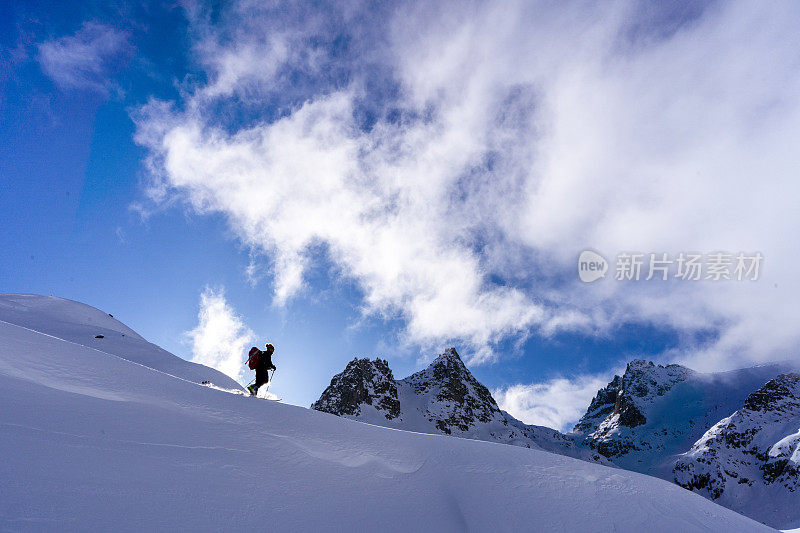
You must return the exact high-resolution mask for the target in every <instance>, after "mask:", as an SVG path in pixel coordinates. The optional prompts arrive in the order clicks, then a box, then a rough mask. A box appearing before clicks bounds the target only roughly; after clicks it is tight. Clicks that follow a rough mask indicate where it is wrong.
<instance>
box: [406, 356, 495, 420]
mask: <svg viewBox="0 0 800 533" xmlns="http://www.w3.org/2000/svg"><path fill="white" fill-rule="evenodd" d="M402 383H404V384H406V385H408V386H409V387H411V389H412V390H413V391H414V393H415V394H417V395H420V396H422V397H423V399H424V403H425V404H426V405H425V407H424V410H425V414H426V416H428V417H429V420H431V421H432V422H435V423H436V427H437V428H438V429H439V430H440V431H443V432H444V433H447V434H450V433H452V432H453V431H454V430H456V429H457V430H459V431H462V432H465V431H468V430H469V429H470V428H471V427H474V426H475V424H476V423H477V422H481V423H488V422H490V421H492V420H497V421H504V420H505V418H504V417H503V415H502V413H501V412H500V408H499V407H498V406H497V402H495V400H494V398H493V397H492V394H491V393H490V392H489V389H487V388H486V387H485V386H483V384H482V383H480V382H479V381H478V380H477V379H475V377H474V376H473V375H472V373H471V372H470V371H469V370H468V369H467V367H466V366H465V365H464V362H463V361H462V360H461V357H460V356H459V355H458V352H456V349H455V348H450V349H449V350H446V351H445V352H444V353H443V354H441V355H440V356H439V357H437V358H436V359H434V361H433V362H432V363H431V364H430V366H428V368H426V369H425V370H422V371H420V372H417V373H416V374H412V375H411V376H409V377H407V378H406V379H404V380H402Z"/></svg>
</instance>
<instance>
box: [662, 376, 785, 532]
mask: <svg viewBox="0 0 800 533" xmlns="http://www.w3.org/2000/svg"><path fill="white" fill-rule="evenodd" d="M674 475H675V481H676V483H678V484H680V485H681V486H683V487H686V488H688V489H690V490H694V491H696V492H698V493H700V494H703V495H704V496H706V497H709V498H712V499H714V500H715V501H718V502H719V503H721V504H722V505H725V506H726V507H729V508H731V509H735V510H737V511H740V512H744V513H746V514H747V515H748V516H751V517H753V518H756V519H758V520H760V521H762V522H765V523H767V524H771V525H773V526H775V527H782V528H789V527H795V528H796V527H800V374H783V375H780V376H779V377H777V378H775V379H773V380H770V381H769V382H768V383H766V384H765V385H764V386H763V387H761V388H760V389H759V390H757V391H756V392H754V393H752V394H751V395H750V396H748V397H747V400H745V402H744V406H743V407H742V408H741V409H739V410H738V411H736V412H735V413H733V414H732V415H731V416H729V417H727V418H724V419H723V420H721V421H720V422H718V423H717V424H715V425H714V426H713V427H712V428H711V429H709V430H708V431H707V432H706V433H705V434H704V435H703V437H702V438H701V439H700V440H698V441H697V442H696V443H695V444H694V445H693V446H692V449H691V450H689V451H688V452H687V453H685V454H684V455H682V456H681V458H680V459H679V460H678V461H677V463H676V465H675V468H674Z"/></svg>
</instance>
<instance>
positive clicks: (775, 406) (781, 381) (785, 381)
mask: <svg viewBox="0 0 800 533" xmlns="http://www.w3.org/2000/svg"><path fill="white" fill-rule="evenodd" d="M798 392H800V374H781V375H779V376H778V377H777V378H775V379H771V380H769V381H768V382H767V383H766V384H765V385H764V386H763V387H761V388H760V389H758V390H757V391H755V392H753V393H752V394H750V396H748V397H747V399H746V400H745V402H744V408H745V409H749V410H751V411H761V412H766V411H775V412H785V411H788V410H793V409H797V408H798V407H800V394H798Z"/></svg>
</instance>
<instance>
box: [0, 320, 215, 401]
mask: <svg viewBox="0 0 800 533" xmlns="http://www.w3.org/2000/svg"><path fill="white" fill-rule="evenodd" d="M0 322H2V323H3V324H8V325H9V326H14V327H15V328H20V329H24V330H27V331H30V332H31V333H37V334H39V335H43V336H45V337H50V338H51V339H55V340H57V341H61V342H66V343H67V344H73V345H75V346H80V347H82V348H86V349H88V350H94V351H95V352H99V353H102V354H105V355H110V356H111V357H116V358H117V359H120V360H122V361H125V362H127V363H130V364H132V365H137V366H140V367H142V368H146V369H148V370H152V371H153V372H158V373H159V374H164V375H165V376H169V377H171V378H175V379H179V380H181V381H185V382H186V383H191V384H192V385H197V386H198V387H204V388H208V387H205V385H201V384H200V383H195V382H194V381H191V380H189V379H186V378H182V377H180V376H176V375H174V374H170V373H169V372H164V371H163V370H158V369H156V368H153V367H151V366H147V365H143V364H142V363H137V362H136V361H131V360H130V359H125V358H124V357H122V356H121V355H117V354H113V353H109V352H104V351H103V350H101V349H99V348H93V347H91V346H86V345H85V344H81V343H79V342H75V341H69V340H67V339H62V338H61V337H56V336H55V335H50V334H49V333H45V332H43V331H39V330H36V329H33V328H28V327H25V326H20V325H19V324H14V323H13V322H8V321H7V320H2V319H0ZM145 342H147V341H145ZM150 344H152V343H150ZM176 357H177V356H176ZM190 362H191V361H190ZM218 390H222V389H218Z"/></svg>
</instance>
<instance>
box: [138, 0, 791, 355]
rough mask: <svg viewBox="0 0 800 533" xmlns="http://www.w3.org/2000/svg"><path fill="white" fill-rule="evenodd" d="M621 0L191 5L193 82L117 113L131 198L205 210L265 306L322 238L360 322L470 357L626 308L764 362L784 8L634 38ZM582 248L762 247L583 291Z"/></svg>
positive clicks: (771, 305)
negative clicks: (741, 268) (714, 262)
mask: <svg viewBox="0 0 800 533" xmlns="http://www.w3.org/2000/svg"><path fill="white" fill-rule="evenodd" d="M264 5H268V4H264ZM636 6H637V4H635V3H628V2H614V3H602V4H593V3H587V2H568V3H559V4H558V6H554V5H552V4H548V3H546V2H541V3H539V2H511V3H504V4H503V5H502V6H498V5H496V4H492V3H482V2H474V3H470V4H469V7H468V8H467V7H465V4H464V3H462V2H450V3H437V4H436V5H430V4H415V3H411V4H402V3H399V4H393V8H392V9H393V11H392V12H390V13H381V14H380V16H374V14H372V13H369V12H362V11H361V10H360V8H350V9H337V8H336V7H331V8H329V9H330V11H331V13H327V14H326V15H325V16H324V17H318V16H312V15H309V14H308V12H307V11H305V10H302V9H298V12H297V13H294V12H292V13H289V14H288V15H286V16H280V17H276V15H275V13H272V12H269V9H268V8H263V9H262V8H259V10H258V11H254V10H253V4H252V3H250V2H244V3H233V4H232V6H231V8H230V9H229V11H227V12H226V16H224V17H220V18H218V20H224V21H225V22H224V24H222V25H211V24H208V22H207V21H208V20H209V19H208V18H204V17H201V16H197V17H196V18H195V19H194V24H195V25H196V26H197V29H196V31H195V34H196V35H199V36H201V37H200V40H199V41H198V43H197V46H196V47H195V49H196V50H197V52H198V54H199V56H200V61H201V63H202V64H204V65H206V68H207V73H208V79H207V81H203V82H201V83H199V84H197V85H196V86H195V87H193V88H190V90H189V91H187V93H185V100H184V101H182V102H179V103H178V104H177V105H174V104H170V103H165V102H157V101H154V102H151V103H150V104H149V105H148V106H146V107H145V108H144V109H142V110H141V113H140V114H139V116H138V117H137V124H138V134H137V140H138V142H139V143H140V144H142V145H144V146H146V147H147V148H149V150H150V154H151V158H150V164H151V169H152V170H153V175H154V178H155V180H154V186H153V189H152V190H153V191H154V198H158V199H159V200H162V201H163V200H166V201H174V200H175V199H176V198H177V199H182V200H185V201H186V202H187V204H188V205H190V206H191V207H192V208H193V209H194V210H196V211H197V212H199V213H210V212H217V213H222V214H224V215H225V216H226V217H227V219H228V220H229V221H230V225H231V227H232V228H233V229H234V230H235V231H236V232H237V234H238V235H239V237H240V239H241V240H242V242H244V243H245V244H246V245H247V246H249V247H251V248H252V249H253V250H254V251H255V252H256V253H263V254H264V255H265V256H267V257H270V258H272V259H273V262H272V264H271V267H272V274H273V278H274V287H275V294H274V300H275V302H276V303H278V304H281V303H284V302H286V301H288V300H289V299H290V298H292V297H293V296H294V295H296V294H298V292H299V291H301V290H302V289H303V288H304V284H305V281H304V279H305V277H304V276H305V272H306V270H307V268H308V266H309V265H310V264H311V263H313V262H314V261H318V260H320V259H321V258H320V255H319V254H320V250H323V251H324V253H325V256H324V258H322V259H323V260H328V261H331V262H333V263H334V264H335V265H337V266H338V267H339V271H340V272H341V273H342V275H344V276H347V277H349V278H351V279H354V280H356V281H357V282H358V283H359V285H360V287H361V289H362V291H363V294H364V300H363V308H364V311H365V313H368V314H371V315H377V316H385V317H392V318H401V319H402V320H403V321H404V323H405V324H406V326H405V331H404V337H405V338H406V339H408V340H409V342H412V343H417V344H420V345H422V346H425V347H430V346H433V345H441V344H443V343H446V342H448V343H449V342H457V343H460V344H462V345H463V344H466V345H467V346H468V348H469V349H468V350H467V352H468V353H469V354H471V355H472V357H471V359H472V362H473V363H475V362H479V361H482V360H489V359H491V358H492V357H493V346H494V345H495V343H497V342H498V341H500V340H503V339H507V338H509V337H514V338H517V339H519V338H524V337H525V336H527V335H530V334H532V333H544V334H549V333H551V332H553V331H558V330H559V329H573V330H575V329H579V330H584V331H596V330H604V329H607V328H611V327H613V326H615V325H618V324H621V323H628V322H637V321H653V322H657V323H660V324H664V325H667V326H670V327H674V328H677V329H678V330H688V331H692V330H695V329H703V328H708V327H709V326H711V327H713V328H717V329H718V335H717V337H715V338H716V339H717V342H716V343H715V344H714V345H713V346H711V347H710V349H709V350H708V351H707V352H705V353H704V357H705V361H706V364H707V365H711V366H716V367H720V366H729V365H732V364H737V363H740V362H742V361H745V360H753V359H764V358H771V357H776V356H780V357H785V356H786V353H787V350H796V349H797V348H798V344H800V332H799V331H798V329H797V327H796V324H797V323H798V322H800V308H799V307H798V306H797V305H796V302H797V300H798V298H800V277H798V276H797V275H796V274H795V267H794V265H796V264H797V262H798V261H800V254H799V253H798V251H797V247H796V246H793V245H792V244H791V243H789V242H788V241H787V239H786V237H785V236H786V235H791V234H793V233H794V231H795V229H796V228H797V227H798V226H800V211H799V210H797V209H796V206H794V204H793V202H794V198H796V197H797V196H798V195H800V181H798V180H797V179H796V169H797V168H800V155H798V154H800V152H798V151H797V150H796V149H795V147H794V145H793V144H792V142H793V141H792V139H796V138H798V136H800V101H798V99H797V98H796V91H797V89H798V88H800V69H797V68H796V66H797V65H798V64H800V46H799V45H800V34H798V32H796V31H794V28H793V26H792V24H793V22H792V21H794V20H796V18H797V16H798V15H799V14H800V13H798V10H800V7H798V5H797V4H794V3H781V2H774V3H770V5H769V8H766V9H765V8H764V7H763V6H758V7H756V6H754V5H753V4H752V3H749V2H746V1H742V2H726V3H722V4H712V5H711V6H709V7H707V8H706V9H705V10H704V11H700V10H698V12H697V13H693V14H692V16H691V18H690V19H685V20H678V21H671V22H670V25H669V29H668V30H669V31H665V29H664V28H663V27H660V28H655V29H653V30H652V31H651V30H650V29H649V28H650V24H651V23H652V21H650V20H648V19H647V16H649V13H650V11H648V10H640V9H637V7H636ZM320 18H323V19H324V21H323V22H325V23H324V24H323V23H319V20H318V19H320ZM320 43H323V44H322V45H321V44H320ZM256 57H258V58H259V60H258V61H256V60H254V58H256ZM282 89H286V90H285V91H284V90H282ZM231 117H236V118H235V119H232V118H231ZM320 245H324V246H320ZM586 247H593V248H596V249H598V250H600V251H603V252H605V253H608V254H615V253H617V252H619V251H623V250H640V251H643V252H649V251H654V252H659V251H665V252H678V251H682V250H701V251H708V252H711V251H715V250H720V249H722V250H731V251H738V250H743V251H754V250H759V251H761V252H762V253H763V254H764V256H765V258H766V259H765V268H764V273H763V277H762V279H761V280H760V281H759V282H756V283H751V284H742V283H739V284H734V283H729V284H719V283H717V284H714V283H697V284H688V283H683V284H674V283H663V284H655V283H650V284H643V283H642V284H635V283H634V284H630V283H629V284H625V283H614V282H613V281H611V280H607V281H608V282H607V283H598V284H596V285H592V286H586V285H582V284H580V283H579V282H578V281H577V277H576V276H575V273H574V269H575V264H574V262H575V258H576V257H577V254H578V252H579V251H580V250H582V249H584V248H586ZM695 366H702V365H695Z"/></svg>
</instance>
